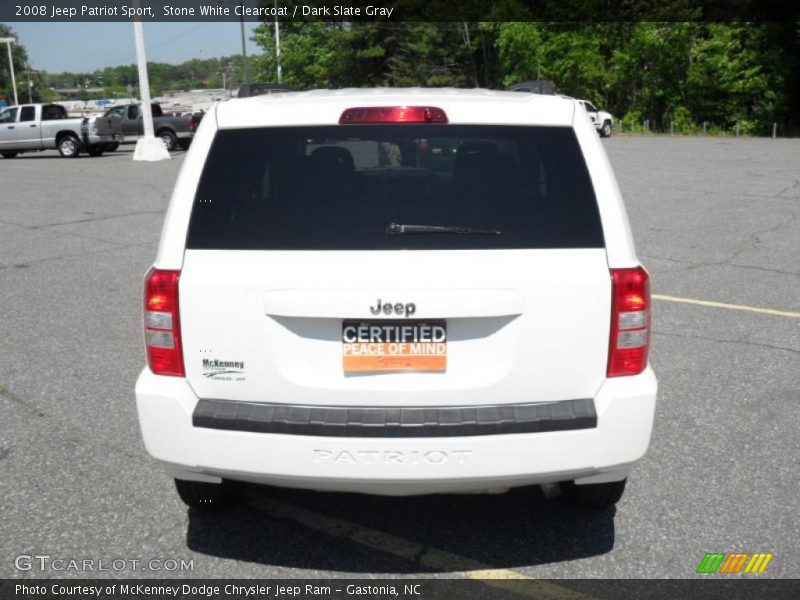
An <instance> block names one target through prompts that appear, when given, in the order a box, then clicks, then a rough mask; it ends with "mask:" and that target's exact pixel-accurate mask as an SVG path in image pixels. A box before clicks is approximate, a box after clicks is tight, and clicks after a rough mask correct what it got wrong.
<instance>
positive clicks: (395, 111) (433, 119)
mask: <svg viewBox="0 0 800 600" xmlns="http://www.w3.org/2000/svg"><path fill="white" fill-rule="evenodd" d="M354 123H362V124H364V123H447V114H445V112H444V111H443V110H442V109H441V108H437V107H435V106H364V107H356V108H348V109H347V110H345V111H344V112H343V113H342V116H341V117H339V124H340V125H349V124H354Z"/></svg>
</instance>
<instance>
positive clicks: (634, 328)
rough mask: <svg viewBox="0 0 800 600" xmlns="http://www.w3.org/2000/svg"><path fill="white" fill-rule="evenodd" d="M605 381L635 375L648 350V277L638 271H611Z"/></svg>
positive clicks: (643, 364)
mask: <svg viewBox="0 0 800 600" xmlns="http://www.w3.org/2000/svg"><path fill="white" fill-rule="evenodd" d="M611 286H612V291H611V295H612V296H611V340H610V343H609V349H608V371H607V374H608V376H609V377H619V376H621V375H638V374H639V373H641V372H642V371H644V370H645V368H646V367H647V354H648V351H649V349H650V276H649V275H648V274H647V271H645V270H644V269H643V268H642V267H637V268H635V269H611Z"/></svg>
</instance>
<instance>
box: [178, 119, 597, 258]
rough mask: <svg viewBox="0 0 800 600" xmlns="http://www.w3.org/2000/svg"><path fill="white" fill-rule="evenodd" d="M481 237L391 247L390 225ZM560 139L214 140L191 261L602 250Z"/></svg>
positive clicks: (403, 131)
mask: <svg viewBox="0 0 800 600" xmlns="http://www.w3.org/2000/svg"><path fill="white" fill-rule="evenodd" d="M392 223H396V224H404V225H435V226H445V227H447V226H458V227H469V228H474V229H482V230H487V231H499V232H500V235H483V234H471V235H467V234H452V233H449V234H443V233H435V234H418V233H417V234H406V235H389V234H387V228H388V227H389V225H390V224H392ZM602 246H603V233H602V227H601V225H600V217H599V214H598V210H597V202H596V200H595V195H594V190H593V188H592V184H591V180H590V178H589V173H588V171H587V169H586V164H585V162H584V159H583V156H582V154H581V151H580V147H579V146H578V142H577V139H576V138H575V134H574V133H573V131H572V129H571V128H568V127H505V126H502V127H501V126H485V125H482V126H476V125H432V124H426V125H408V124H401V125H339V126H326V127H287V128H266V129H236V130H221V131H219V132H217V135H216V138H215V140H214V142H213V144H212V147H211V150H210V153H209V155H208V157H207V159H206V163H205V167H204V169H203V173H202V176H201V178H200V182H199V185H198V188H197V196H196V198H195V202H194V207H193V209H192V216H191V221H190V225H189V233H188V239H187V247H188V248H190V249H231V250H233V249H237V250H393V249H406V250H415V249H440V250H454V249H480V248H486V249H492V248H498V249H499V248H599V247H602Z"/></svg>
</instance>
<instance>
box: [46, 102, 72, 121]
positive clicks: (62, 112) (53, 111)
mask: <svg viewBox="0 0 800 600" xmlns="http://www.w3.org/2000/svg"><path fill="white" fill-rule="evenodd" d="M66 118H67V110H66V109H65V108H64V107H63V106H61V105H59V104H47V105H45V106H42V121H55V120H56V119H66Z"/></svg>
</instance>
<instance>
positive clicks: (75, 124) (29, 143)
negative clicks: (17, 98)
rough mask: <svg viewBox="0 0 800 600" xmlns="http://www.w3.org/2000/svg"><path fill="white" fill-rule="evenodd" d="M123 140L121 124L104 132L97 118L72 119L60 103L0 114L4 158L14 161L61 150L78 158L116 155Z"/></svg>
mask: <svg viewBox="0 0 800 600" xmlns="http://www.w3.org/2000/svg"><path fill="white" fill-rule="evenodd" d="M122 140H123V134H122V127H121V126H120V125H119V124H118V123H111V124H106V125H104V126H103V131H102V132H101V131H100V127H99V123H98V120H97V119H95V118H87V117H78V118H69V116H68V115H67V111H66V109H65V108H64V107H63V106H61V105H59V104H23V105H20V106H11V107H9V108H5V109H3V110H2V111H0V155H2V156H3V158H14V157H15V156H17V155H18V154H20V153H21V152H41V151H42V150H53V149H56V150H58V151H59V153H60V154H61V156H63V157H66V158H75V157H76V156H78V155H79V154H80V153H81V152H86V153H87V154H89V156H100V155H101V154H102V153H103V152H113V151H114V150H116V149H117V147H118V146H119V144H120V142H122Z"/></svg>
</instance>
